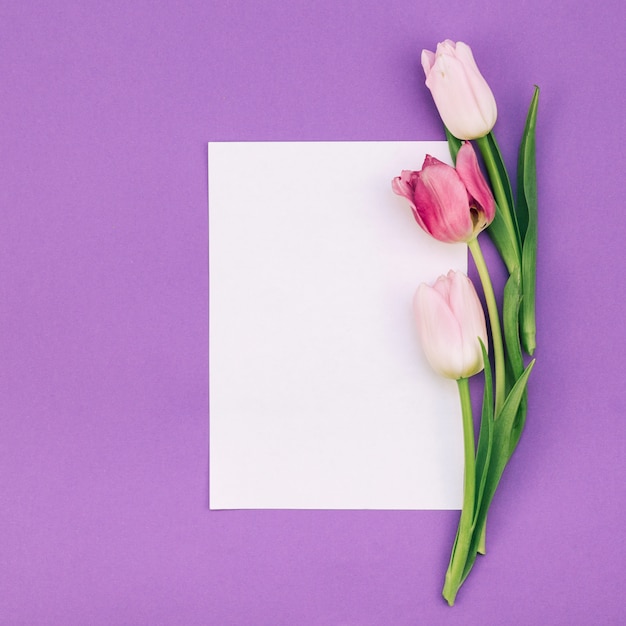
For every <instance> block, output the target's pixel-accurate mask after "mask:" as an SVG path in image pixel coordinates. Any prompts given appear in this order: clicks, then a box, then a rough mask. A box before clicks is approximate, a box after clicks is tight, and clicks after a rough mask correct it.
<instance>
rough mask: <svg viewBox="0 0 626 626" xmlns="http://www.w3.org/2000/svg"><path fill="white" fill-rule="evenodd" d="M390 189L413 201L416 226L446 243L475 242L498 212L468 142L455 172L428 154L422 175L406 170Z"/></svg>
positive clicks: (393, 182) (459, 156)
mask: <svg viewBox="0 0 626 626" xmlns="http://www.w3.org/2000/svg"><path fill="white" fill-rule="evenodd" d="M391 188H392V189H393V191H394V193H396V194H398V195H400V196H404V197H405V198H406V199H407V200H408V201H409V202H410V204H411V208H412V209H413V215H414V216H415V220H416V221H417V223H418V224H419V225H420V226H421V227H422V228H423V229H424V230H425V231H426V232H427V233H428V234H430V235H432V236H433V237H435V239H439V241H444V242H446V243H455V242H460V241H465V242H467V241H472V239H475V238H476V236H477V235H478V233H480V231H482V230H483V229H484V228H486V227H487V226H488V225H489V224H491V222H492V220H493V218H494V216H495V213H496V205H495V201H494V199H493V195H492V193H491V190H490V189H489V186H488V185H487V182H486V181H485V179H484V178H483V175H482V173H481V171H480V168H479V167H478V160H477V158H476V153H475V152H474V148H473V147H472V144H471V143H469V142H466V143H464V144H463V145H462V146H461V148H460V150H459V152H458V154H457V162H456V169H455V168H453V167H451V166H450V165H447V164H446V163H442V162H441V161H439V160H438V159H435V158H434V157H432V156H430V155H426V158H425V159H424V164H423V165H422V169H421V170H420V171H419V172H412V171H410V170H405V171H403V172H402V174H401V175H400V176H398V177H396V178H394V179H393V181H392V183H391Z"/></svg>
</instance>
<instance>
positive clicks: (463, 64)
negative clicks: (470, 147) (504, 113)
mask: <svg viewBox="0 0 626 626" xmlns="http://www.w3.org/2000/svg"><path fill="white" fill-rule="evenodd" d="M422 67H423V68H424V73H425V74H426V86H427V87H428V88H429V89H430V91H431V93H432V96H433V100H434V101H435V105H436V106H437V110H438V111H439V115H440V116H441V119H442V120H443V123H444V124H445V125H446V127H447V128H448V130H449V131H450V132H451V133H452V134H453V135H454V136H455V137H458V138H459V139H478V138H479V137H484V136H485V135H487V134H488V133H489V132H490V131H491V129H492V128H493V126H494V124H495V123H496V118H497V116H498V111H497V107H496V101H495V98H494V97H493V93H492V92H491V89H490V88H489V85H488V84H487V82H486V81H485V79H484V78H483V76H482V74H481V73H480V71H479V69H478V67H477V66H476V61H474V56H473V54H472V50H471V48H470V47H469V46H468V45H467V44H464V43H463V42H461V41H459V42H458V43H456V44H455V43H454V42H453V41H450V40H449V39H446V41H444V42H443V43H440V44H437V51H436V52H431V51H430V50H422Z"/></svg>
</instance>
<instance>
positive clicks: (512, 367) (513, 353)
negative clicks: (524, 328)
mask: <svg viewBox="0 0 626 626" xmlns="http://www.w3.org/2000/svg"><path fill="white" fill-rule="evenodd" d="M521 290H522V285H521V280H520V272H519V270H516V271H515V272H514V273H513V274H511V276H510V277H509V279H508V280H507V282H506V285H505V286H504V304H503V314H502V322H503V326H504V343H505V351H506V365H507V375H506V378H507V381H506V382H507V386H506V388H507V391H508V390H509V389H510V388H511V387H512V386H513V385H514V383H515V381H516V380H518V379H519V377H520V376H521V375H522V372H523V371H524V359H523V356H522V347H521V345H520V336H519V311H520V304H521V302H522V293H521ZM527 410H528V393H527V391H526V390H524V393H523V394H522V399H521V400H520V404H519V407H518V409H517V415H516V417H515V420H514V422H513V426H512V430H511V444H510V446H509V448H510V449H509V456H510V455H511V454H513V451H514V450H515V447H516V446H517V442H518V441H519V439H520V437H521V435H522V430H523V429H524V424H525V423H526V412H527Z"/></svg>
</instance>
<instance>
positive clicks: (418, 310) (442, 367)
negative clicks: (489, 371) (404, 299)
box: [413, 270, 487, 379]
mask: <svg viewBox="0 0 626 626" xmlns="http://www.w3.org/2000/svg"><path fill="white" fill-rule="evenodd" d="M413 312H414V314H415V319H416V322H417V331H418V335H419V338H420V341H421V343H422V347H423V349H424V353H425V354H426V358H427V359H428V362H429V363H430V365H431V367H432V368H433V369H434V370H435V371H436V372H438V373H439V374H441V375H442V376H445V377H446V378H453V379H459V378H469V377H470V376H473V375H474V374H478V372H480V371H482V369H483V367H484V363H483V355H482V350H481V348H480V343H479V341H478V339H479V338H480V339H481V340H482V342H483V343H484V344H485V347H487V327H486V324H485V313H484V311H483V308H482V306H481V304H480V300H479V299H478V295H477V294H476V290H475V289H474V285H473V284H472V281H471V280H470V279H469V278H468V277H467V276H466V275H465V274H463V273H462V272H454V271H452V270H450V271H449V272H448V275H447V276H440V277H439V278H438V279H437V281H436V282H435V284H434V285H433V286H432V287H431V286H429V285H427V284H426V283H422V284H421V285H420V286H419V287H418V288H417V291H416V292H415V297H414V299H413Z"/></svg>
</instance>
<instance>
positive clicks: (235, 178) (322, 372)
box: [208, 141, 467, 509]
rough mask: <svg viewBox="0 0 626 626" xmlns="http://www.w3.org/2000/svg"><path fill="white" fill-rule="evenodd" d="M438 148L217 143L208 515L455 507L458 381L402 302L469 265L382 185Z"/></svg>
mask: <svg viewBox="0 0 626 626" xmlns="http://www.w3.org/2000/svg"><path fill="white" fill-rule="evenodd" d="M426 153H429V154H432V155H433V156H436V157H437V158H439V159H441V160H442V161H446V162H448V163H449V162H450V160H449V154H448V149H447V146H446V144H445V142H395V141H393V142H387V141H386V142H241V143H239V142H229V143H210V144H209V159H208V162H209V281H210V282H209V302H210V304H209V330H210V332H209V335H210V339H209V371H210V375H209V377H210V380H209V382H210V391H209V393H210V488H209V493H210V508H211V509H233V508H237V509H247V508H264V509H273V508H289V509H457V508H460V506H461V500H462V476H463V444H462V427H461V412H460V406H459V400H458V395H457V389H456V383H455V382H454V381H451V380H446V379H442V378H440V377H439V376H437V375H436V374H435V373H433V372H432V371H431V369H430V368H429V366H428V364H427V362H426V360H425V358H424V356H423V354H422V351H421V348H420V346H419V343H418V340H417V336H416V332H415V328H414V323H413V318H412V310H411V303H412V298H413V294H414V292H415V289H416V287H417V286H418V285H419V283H421V282H433V281H434V280H435V279H436V278H437V276H439V275H440V274H443V273H446V272H447V271H448V270H449V269H455V270H462V271H467V246H465V245H464V244H453V245H450V244H443V243H440V242H437V241H435V240H434V239H432V238H430V237H429V236H428V235H426V234H425V233H423V232H422V231H421V229H420V228H419V227H418V225H417V224H416V223H415V221H414V219H413V216H412V214H411V210H410V208H409V205H408V202H407V201H406V200H405V199H403V198H399V197H397V196H395V195H394V194H393V193H392V192H391V179H392V178H393V177H394V176H396V175H399V173H400V171H401V170H402V169H420V168H421V165H422V161H423V159H424V155H425V154H426Z"/></svg>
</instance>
